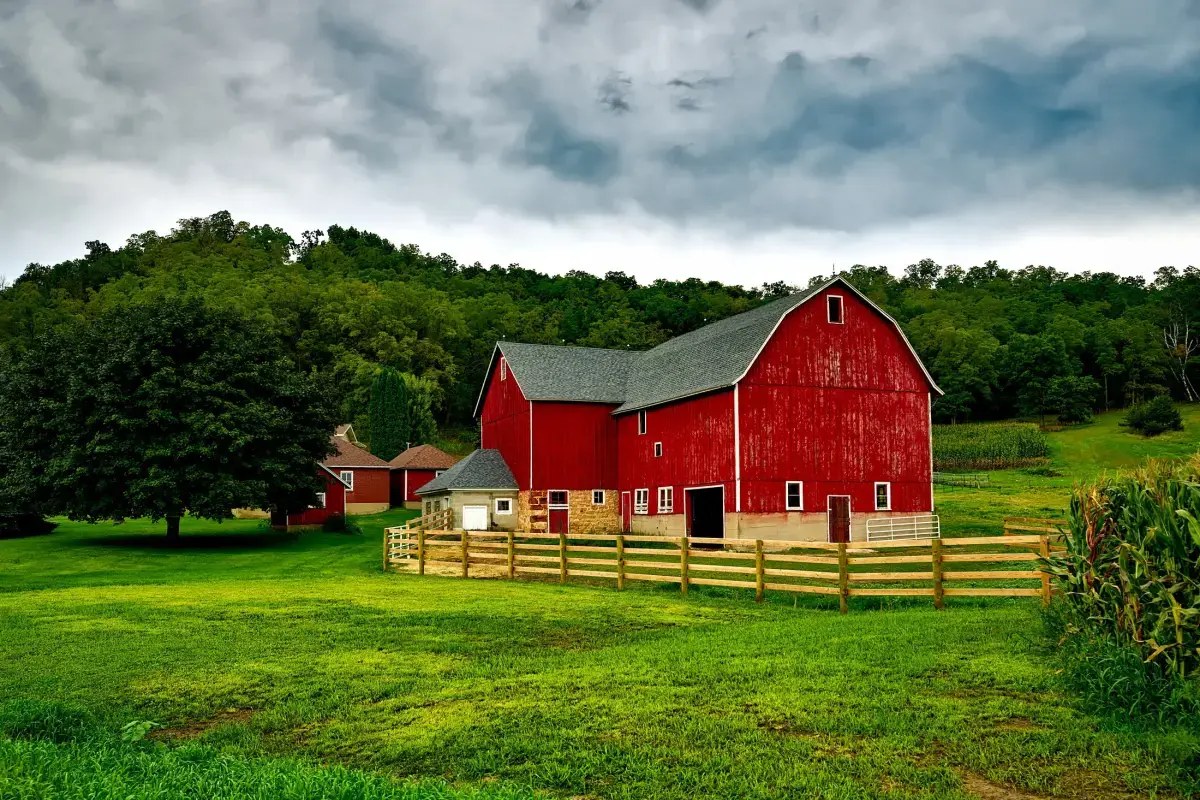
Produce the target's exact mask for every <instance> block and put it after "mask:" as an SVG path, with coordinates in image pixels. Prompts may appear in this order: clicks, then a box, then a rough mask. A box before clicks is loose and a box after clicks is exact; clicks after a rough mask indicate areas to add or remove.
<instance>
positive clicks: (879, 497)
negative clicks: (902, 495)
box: [875, 482, 892, 511]
mask: <svg viewBox="0 0 1200 800" xmlns="http://www.w3.org/2000/svg"><path fill="white" fill-rule="evenodd" d="M891 508H892V485H891V484H890V483H882V482H880V483H876V484H875V510H876V511H890V510H891Z"/></svg>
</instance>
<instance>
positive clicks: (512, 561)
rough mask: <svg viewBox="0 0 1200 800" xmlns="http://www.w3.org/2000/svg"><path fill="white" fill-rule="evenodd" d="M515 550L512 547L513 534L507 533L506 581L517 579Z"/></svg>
mask: <svg viewBox="0 0 1200 800" xmlns="http://www.w3.org/2000/svg"><path fill="white" fill-rule="evenodd" d="M516 550H517V548H516V547H514V546H513V532H512V531H509V532H508V579H509V580H510V581H511V580H512V579H513V578H515V577H517V558H516Z"/></svg>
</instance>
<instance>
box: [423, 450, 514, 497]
mask: <svg viewBox="0 0 1200 800" xmlns="http://www.w3.org/2000/svg"><path fill="white" fill-rule="evenodd" d="M461 489H513V490H515V489H517V479H516V478H514V477H513V474H512V470H510V469H509V468H508V464H506V463H504V456H502V455H500V451H499V450H476V451H475V452H473V453H471V454H470V455H469V456H467V457H466V458H464V459H463V460H462V461H459V462H458V463H457V464H455V465H454V466H453V467H451V468H450V469H448V470H446V471H445V472H443V473H442V474H441V475H438V476H437V477H436V478H434V479H433V480H431V481H430V482H429V483H427V484H425V485H424V486H422V487H421V488H420V489H417V494H436V493H438V492H450V491H457V490H461Z"/></svg>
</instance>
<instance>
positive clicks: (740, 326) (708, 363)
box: [475, 278, 941, 415]
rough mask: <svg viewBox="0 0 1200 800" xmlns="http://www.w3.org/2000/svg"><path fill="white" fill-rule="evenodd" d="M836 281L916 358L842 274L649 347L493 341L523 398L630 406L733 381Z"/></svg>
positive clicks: (625, 408)
mask: <svg viewBox="0 0 1200 800" xmlns="http://www.w3.org/2000/svg"><path fill="white" fill-rule="evenodd" d="M835 283H840V284H842V285H843V286H845V287H846V288H847V289H848V290H849V291H851V292H853V293H854V294H855V295H857V296H858V297H859V298H860V299H861V300H862V301H863V302H865V303H866V304H867V305H869V306H870V307H872V308H874V309H875V310H876V311H878V312H879V313H880V314H881V315H882V316H883V317H884V318H885V319H887V320H888V321H889V322H891V323H892V324H893V325H895V327H896V330H897V332H899V334H900V336H901V338H903V339H904V342H905V344H907V345H908V348H909V350H910V351H912V355H913V358H915V359H917V363H918V364H920V358H918V357H917V354H916V351H915V350H913V348H912V345H911V344H909V343H908V339H907V337H905V336H904V332H903V331H902V330H900V326H899V325H898V324H897V323H896V321H895V320H894V319H892V318H891V317H889V316H888V315H887V313H886V312H884V311H883V309H881V308H879V307H878V306H877V305H875V304H874V303H873V302H871V300H870V299H868V298H867V296H866V295H864V294H862V293H861V292H859V291H858V290H857V289H855V288H854V287H853V286H851V285H850V284H849V283H847V282H846V281H845V280H844V279H842V278H833V279H831V280H829V281H827V282H826V283H823V284H821V285H819V286H814V287H812V288H810V289H807V290H806V291H803V292H798V293H796V294H792V295H788V296H787V297H782V298H780V299H778V300H774V301H772V302H770V303H766V304H764V305H761V306H759V307H758V308H755V309H752V310H750V311H746V312H743V313H741V314H736V315H734V316H732V317H727V318H725V319H723V320H719V321H718V322H714V323H711V324H709V325H705V326H704V327H703V328H697V329H696V330H694V331H692V332H691V333H685V334H683V335H682V336H677V337H675V338H674V339H671V340H669V341H666V342H663V343H662V344H660V345H659V346H658V347H655V348H652V349H650V350H644V351H629V350H598V349H595V348H591V347H560V346H556V345H542V344H519V343H516V342H500V343H498V344H497V345H496V350H497V351H498V352H499V353H501V354H503V355H504V358H505V360H506V361H507V362H508V367H509V369H510V370H511V371H512V374H513V375H514V376H515V377H516V379H517V383H518V384H519V385H520V387H521V390H522V392H524V394H525V397H526V399H528V400H569V401H576V402H591V403H619V404H620V406H619V407H618V408H617V409H616V410H615V411H614V412H613V413H624V412H629V411H636V410H638V409H642V408H649V407H650V406H655V405H660V404H662V403H668V402H670V401H672V400H679V399H682V398H684V397H691V396H692V395H697V394H703V393H705V392H710V391H715V390H717V389H722V388H725V387H727V386H732V385H733V384H735V383H737V382H738V381H739V380H741V378H742V376H744V375H745V374H746V372H747V371H748V370H749V369H750V367H751V366H752V365H753V363H754V359H755V358H757V357H758V353H759V352H760V351H761V350H762V348H763V346H764V345H765V344H766V343H767V340H768V339H770V338H771V333H772V332H773V331H774V330H775V328H776V326H778V325H779V322H780V320H782V319H783V317H784V316H785V315H786V314H787V313H788V312H789V311H791V310H792V309H794V308H795V307H796V306H799V305H801V304H802V303H804V302H805V301H806V300H808V299H809V298H811V297H813V296H814V295H816V294H818V293H820V292H822V291H824V290H825V289H827V288H828V287H830V286H832V285H833V284H835ZM495 366H496V356H495V354H494V353H493V356H492V364H491V366H490V367H489V371H488V375H487V376H486V377H485V379H484V386H483V389H481V391H480V394H479V403H478V404H477V405H476V408H475V413H476V415H478V414H479V412H480V411H481V409H482V407H483V391H484V390H486V388H487V385H488V381H489V380H490V378H491V370H494V369H495ZM921 369H922V370H923V371H924V372H925V377H926V378H927V379H928V380H929V385H930V386H931V387H932V388H933V390H934V391H935V392H937V393H938V394H940V393H941V389H939V388H938V387H937V385H936V384H935V383H934V382H933V378H932V377H931V376H930V375H929V372H928V370H925V366H924V365H923V364H921Z"/></svg>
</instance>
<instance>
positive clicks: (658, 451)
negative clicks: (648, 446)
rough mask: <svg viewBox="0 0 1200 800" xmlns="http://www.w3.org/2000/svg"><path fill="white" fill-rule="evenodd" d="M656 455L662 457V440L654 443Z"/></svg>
mask: <svg viewBox="0 0 1200 800" xmlns="http://www.w3.org/2000/svg"><path fill="white" fill-rule="evenodd" d="M654 457H655V458H662V442H655V443H654Z"/></svg>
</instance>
